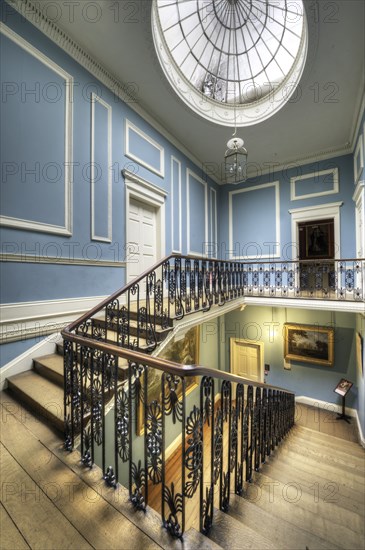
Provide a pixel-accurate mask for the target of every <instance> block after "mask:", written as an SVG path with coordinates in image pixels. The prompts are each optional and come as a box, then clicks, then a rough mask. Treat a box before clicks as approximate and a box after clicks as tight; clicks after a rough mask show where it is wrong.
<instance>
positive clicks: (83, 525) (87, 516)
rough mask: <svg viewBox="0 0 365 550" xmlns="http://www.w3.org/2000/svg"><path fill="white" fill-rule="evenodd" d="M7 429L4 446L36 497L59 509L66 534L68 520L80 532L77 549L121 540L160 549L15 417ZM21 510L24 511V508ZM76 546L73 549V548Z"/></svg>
mask: <svg viewBox="0 0 365 550" xmlns="http://www.w3.org/2000/svg"><path fill="white" fill-rule="evenodd" d="M3 427H4V425H3V424H2V428H3ZM7 428H8V429H6V430H4V429H2V433H1V441H2V443H3V444H4V445H5V446H6V448H7V450H8V451H9V453H11V455H12V457H14V458H13V460H14V461H15V460H16V461H17V462H18V463H19V465H20V466H21V467H22V468H23V470H24V473H26V475H27V476H28V477H29V480H30V481H29V484H30V485H31V486H33V490H34V491H37V493H36V494H38V492H39V494H40V495H41V496H42V498H43V494H44V495H45V496H47V495H48V500H49V501H50V503H52V504H53V507H54V509H55V510H54V512H53V514H55V513H56V512H55V511H56V510H57V512H58V513H59V514H60V515H62V516H63V518H62V519H63V523H62V522H60V524H61V523H62V526H63V527H62V531H63V530H65V526H64V525H63V524H64V523H65V521H67V524H68V526H69V527H67V528H68V529H70V528H71V527H72V529H75V530H76V529H77V530H78V531H79V533H80V535H79V538H80V540H78V541H77V546H76V547H80V548H89V547H91V546H92V547H93V548H100V549H104V548H119V547H120V541H121V540H123V541H124V543H125V545H126V547H127V548H131V549H132V548H140V547H142V546H143V547H145V548H158V545H157V544H155V543H154V542H153V541H152V540H151V539H149V537H147V536H146V535H145V534H143V533H142V532H141V531H140V530H139V529H138V528H137V527H135V526H134V525H132V524H131V523H130V522H129V521H128V520H127V519H126V518H124V517H123V516H121V514H119V513H118V512H117V510H116V509H115V508H114V507H113V506H111V505H110V504H109V503H107V502H106V501H105V500H104V499H102V498H100V496H99V495H98V493H96V492H95V491H94V490H92V489H91V488H90V487H88V486H87V485H86V484H85V483H84V482H83V481H82V480H81V479H80V478H79V477H78V476H77V475H76V474H75V473H74V472H72V471H71V470H70V469H69V468H68V467H66V466H65V465H64V464H63V463H62V462H61V461H60V460H59V459H58V458H57V457H56V456H55V455H54V454H53V453H52V451H50V450H49V449H47V448H46V447H45V446H44V445H43V444H42V443H41V442H40V441H38V440H37V439H36V438H34V437H33V436H32V435H31V434H30V433H29V432H28V431H27V430H26V428H25V427H24V426H22V425H21V424H19V422H18V421H17V420H16V418H15V417H14V416H10V417H8V418H7ZM44 466H46V467H44ZM20 504H21V503H20ZM5 506H6V503H5ZM19 507H20V508H21V506H20V505H19ZM23 508H24V507H23ZM23 512H24V510H23ZM10 515H12V514H10ZM35 519H36V518H35ZM96 519H98V521H96ZM53 520H56V518H54V517H53V516H52V517H51V521H53ZM18 521H19V517H18V516H16V523H17V524H18ZM37 523H38V522H37ZM40 524H41V522H40ZM47 533H48V532H47ZM51 534H52V535H53V533H52V532H50V533H48V536H49V537H50V536H51ZM81 537H82V538H83V539H84V541H82V540H81ZM68 538H70V537H68ZM26 540H28V539H26ZM50 540H52V547H54V548H66V547H67V545H66V541H65V540H63V539H60V540H58V539H57V538H56V539H53V538H51V539H50ZM86 541H88V543H86ZM34 543H35V541H34V540H33V539H32V541H31V544H30V546H31V547H32V548H33V547H34ZM57 545H58V546H57ZM89 545H90V546H89ZM73 547H74V546H70V548H73Z"/></svg>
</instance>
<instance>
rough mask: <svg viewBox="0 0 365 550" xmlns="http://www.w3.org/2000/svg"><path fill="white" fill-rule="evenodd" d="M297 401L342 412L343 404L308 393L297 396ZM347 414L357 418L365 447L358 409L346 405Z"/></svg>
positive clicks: (360, 435)
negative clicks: (309, 395) (307, 394)
mask: <svg viewBox="0 0 365 550" xmlns="http://www.w3.org/2000/svg"><path fill="white" fill-rule="evenodd" d="M295 402H296V403H301V404H303V405H309V406H310V407H317V408H318V409H324V410H326V411H329V412H335V413H341V412H342V406H341V405H337V404H336V403H328V402H327V401H321V400H320V399H313V397H307V396H306V395H299V396H298V397H295ZM346 414H348V415H349V416H352V417H353V418H355V420H356V424H357V429H358V432H359V443H361V445H362V447H365V437H364V433H363V431H362V428H361V424H360V419H359V414H358V412H357V410H356V409H350V408H349V407H346Z"/></svg>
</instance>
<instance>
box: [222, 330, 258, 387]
mask: <svg viewBox="0 0 365 550" xmlns="http://www.w3.org/2000/svg"><path fill="white" fill-rule="evenodd" d="M230 369H231V373H232V374H237V375H238V376H242V377H243V378H247V379H248V380H252V381H254V382H263V350H262V344H251V343H248V342H247V340H240V339H237V338H231V365H230Z"/></svg>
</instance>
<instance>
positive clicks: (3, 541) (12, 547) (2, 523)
mask: <svg viewBox="0 0 365 550" xmlns="http://www.w3.org/2000/svg"><path fill="white" fill-rule="evenodd" d="M0 548H1V550H26V549H29V548H30V546H29V545H28V544H27V543H26V541H25V539H24V537H23V535H22V534H21V532H20V531H19V529H18V527H17V526H16V524H15V523H14V522H13V520H12V519H11V517H10V516H9V514H8V513H7V511H6V510H5V508H4V506H3V504H2V503H1V502H0Z"/></svg>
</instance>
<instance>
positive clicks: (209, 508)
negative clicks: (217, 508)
mask: <svg viewBox="0 0 365 550" xmlns="http://www.w3.org/2000/svg"><path fill="white" fill-rule="evenodd" d="M213 495H214V491H213V487H209V488H208V487H206V488H205V499H203V503H202V531H203V533H204V535H207V534H208V533H209V531H210V529H211V527H212V524H213Z"/></svg>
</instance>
